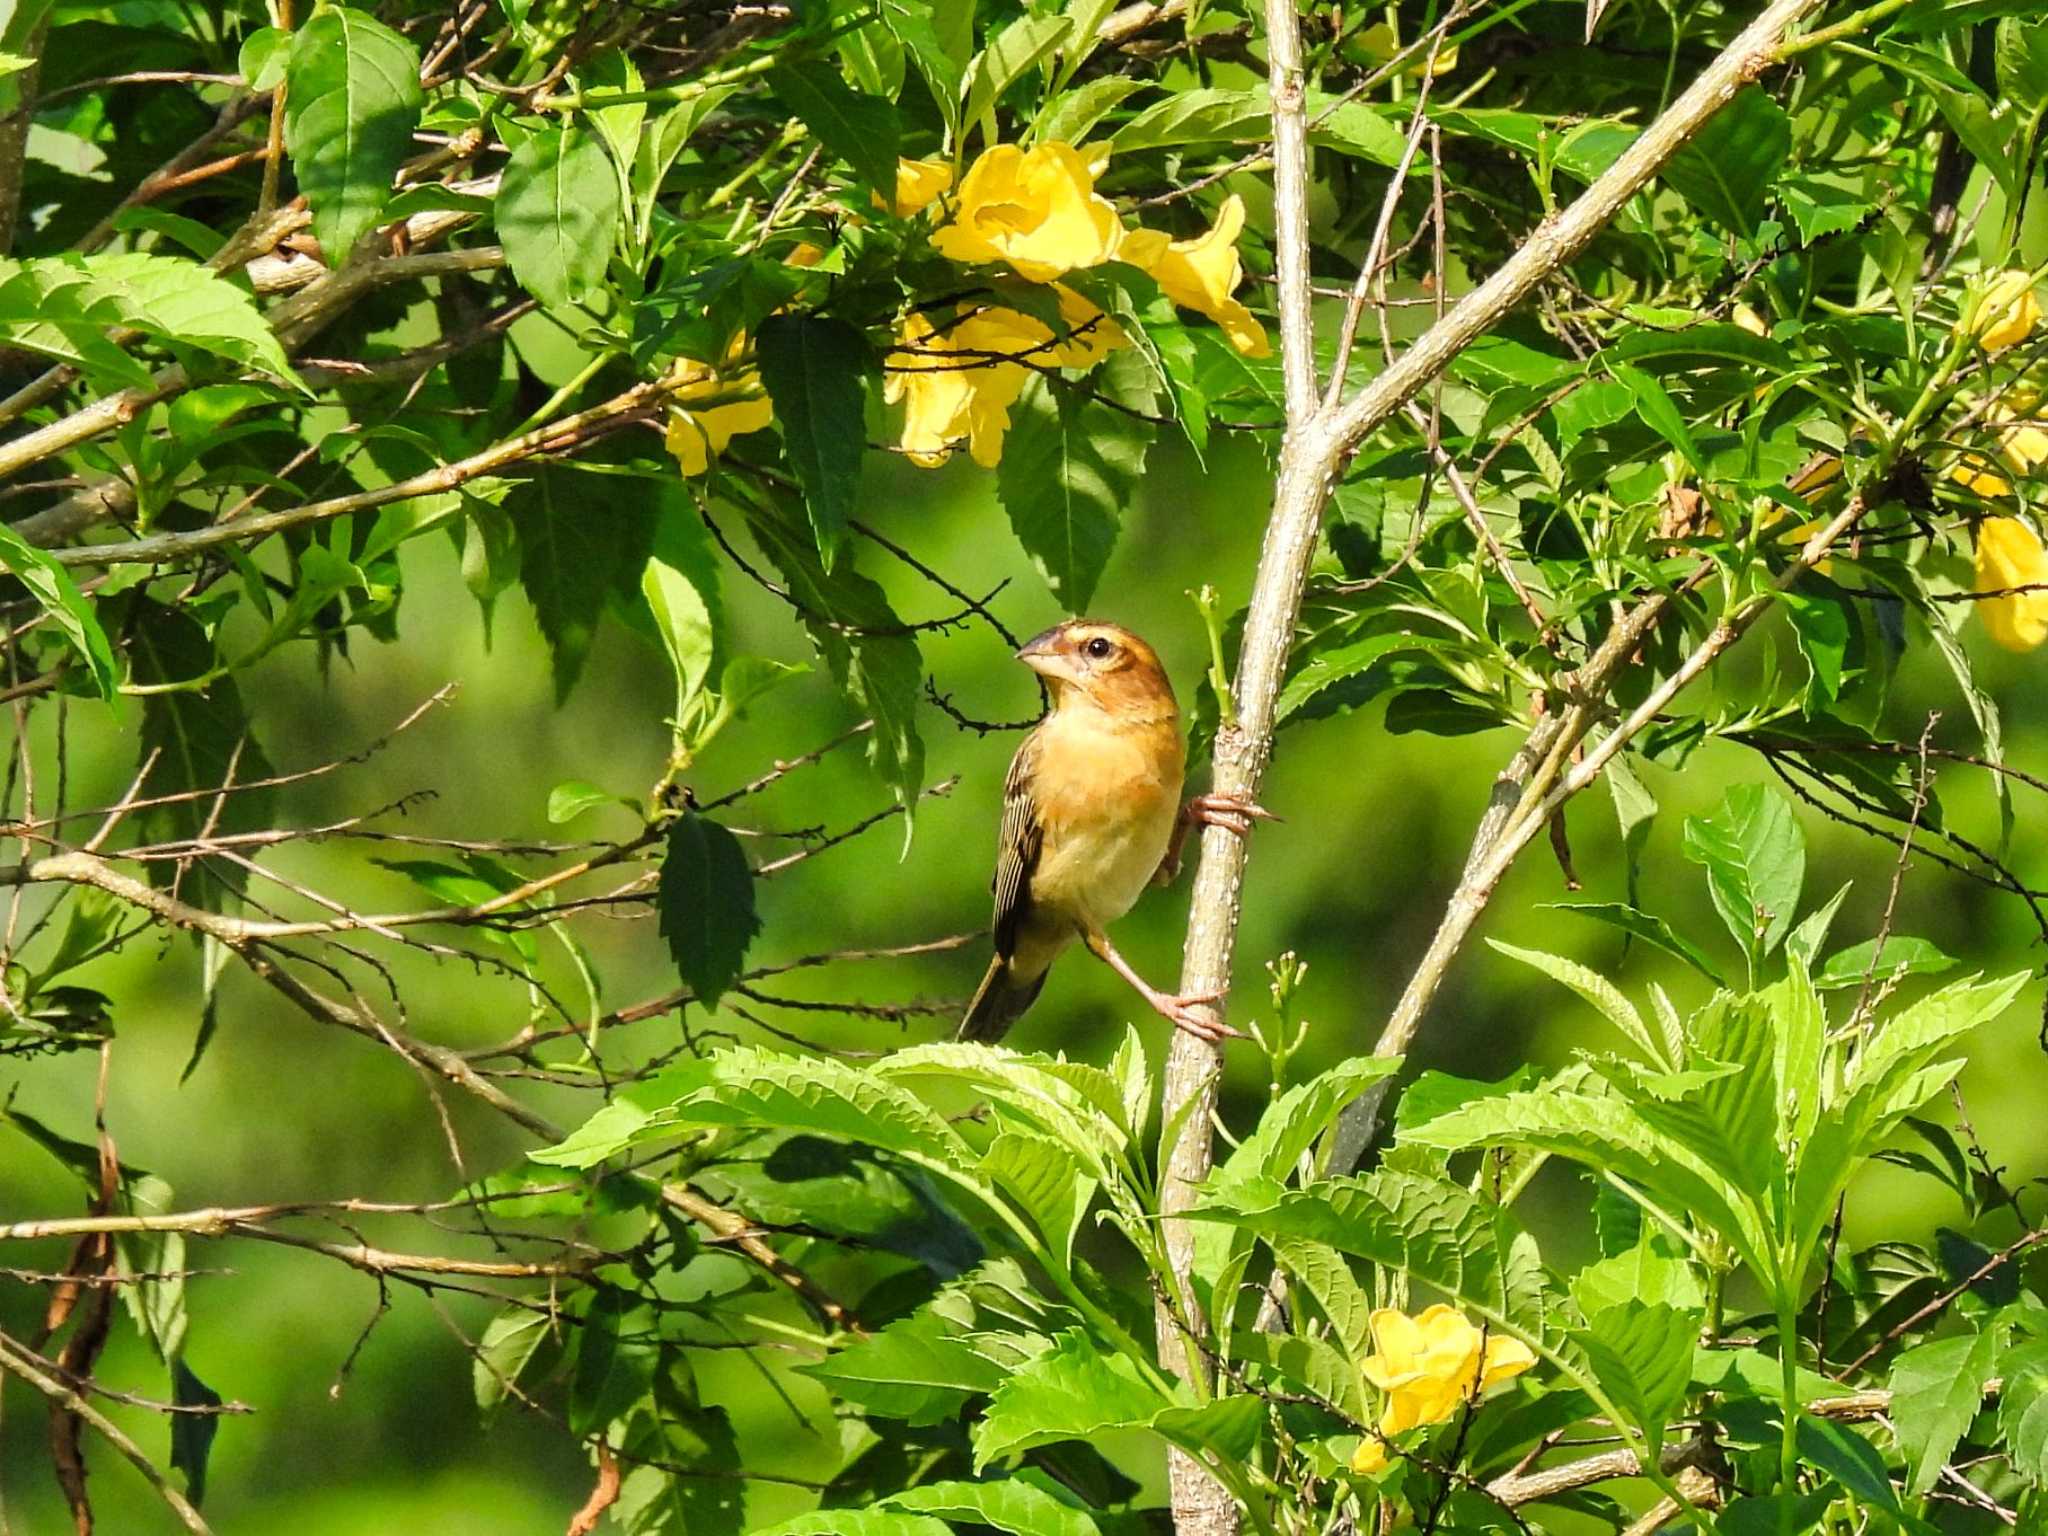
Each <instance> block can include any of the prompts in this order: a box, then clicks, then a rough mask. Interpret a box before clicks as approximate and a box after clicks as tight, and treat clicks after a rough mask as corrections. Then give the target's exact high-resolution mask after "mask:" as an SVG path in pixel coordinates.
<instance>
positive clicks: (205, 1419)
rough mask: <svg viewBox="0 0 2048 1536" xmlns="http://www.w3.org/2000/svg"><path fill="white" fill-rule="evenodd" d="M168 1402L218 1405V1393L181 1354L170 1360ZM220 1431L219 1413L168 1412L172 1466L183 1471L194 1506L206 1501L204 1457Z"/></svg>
mask: <svg viewBox="0 0 2048 1536" xmlns="http://www.w3.org/2000/svg"><path fill="white" fill-rule="evenodd" d="M171 1401H172V1402H173V1403H174V1404H176V1405H177V1406H178V1407H180V1408H218V1407H219V1406H220V1405H221V1401H220V1394H219V1393H218V1392H216V1391H214V1390H213V1388H211V1387H209V1386H208V1385H207V1384H206V1383H205V1382H203V1381H201V1380H200V1379H199V1378H198V1376H196V1375H195V1374H193V1371H192V1367H190V1366H189V1365H187V1364H186V1363H185V1358H184V1356H182V1355H180V1356H178V1357H177V1358H176V1359H174V1360H172V1361H171ZM219 1430H220V1416H219V1415H218V1414H212V1413H174V1414H172V1415H171V1466H172V1467H173V1468H175V1469H176V1470H177V1471H179V1472H182V1473H184V1474H185V1491H186V1493H187V1494H188V1495H190V1497H191V1500H192V1507H193V1508H194V1509H197V1508H199V1507H200V1506H201V1505H203V1504H204V1503H205V1502H206V1460H207V1457H209V1456H210V1455H212V1454H213V1437H214V1435H215V1434H217V1433H218V1432H219Z"/></svg>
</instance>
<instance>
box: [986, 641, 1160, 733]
mask: <svg viewBox="0 0 2048 1536" xmlns="http://www.w3.org/2000/svg"><path fill="white" fill-rule="evenodd" d="M1017 659H1018V660H1019V661H1021V662H1023V663H1024V665H1025V666H1027V667H1029V668H1030V669H1031V670H1032V671H1034V672H1036V673H1037V674H1038V675H1039V676H1040V677H1042V678H1044V679H1045V680H1046V681H1047V682H1048V683H1050V684H1052V692H1053V707H1054V708H1055V709H1058V708H1061V707H1063V706H1065V705H1067V704H1070V703H1083V704H1092V705H1094V706H1095V707H1096V708H1099V709H1105V710H1108V711H1110V712H1112V713H1114V714H1117V715H1119V716H1125V717H1130V718H1133V719H1136V718H1146V717H1152V716H1157V715H1175V714H1177V713H1178V712H1179V709H1178V706H1177V705H1176V703H1175V702H1174V697H1173V684H1172V683H1171V682H1170V681H1169V680H1168V679H1167V676H1166V669H1165V668H1164V667H1163V666H1161V665H1160V664H1159V654H1158V652H1156V651H1154V650H1153V649H1152V647H1151V646H1149V645H1147V644H1146V643H1145V642H1144V641H1143V640H1140V639H1139V638H1138V637H1137V636H1136V635H1134V634H1132V633H1131V632H1130V631H1129V630H1128V629H1125V628H1124V627H1123V626H1121V625H1119V624H1107V623H1104V622H1103V621H1102V620H1100V619H1069V620H1068V621H1067V622H1066V623H1064V624H1055V625H1054V626H1053V627H1052V628H1051V629H1048V630H1047V631H1045V633H1043V634H1041V635H1037V636H1035V637H1033V639H1032V640H1031V642H1030V643H1029V644H1028V645H1026V646H1025V647H1024V648H1023V649H1022V650H1020V651H1019V652H1017Z"/></svg>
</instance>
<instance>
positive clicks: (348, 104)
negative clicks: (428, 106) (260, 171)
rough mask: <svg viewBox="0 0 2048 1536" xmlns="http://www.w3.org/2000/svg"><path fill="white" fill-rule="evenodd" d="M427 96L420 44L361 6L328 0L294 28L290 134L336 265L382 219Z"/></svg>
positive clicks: (288, 80) (324, 247) (316, 225)
mask: <svg viewBox="0 0 2048 1536" xmlns="http://www.w3.org/2000/svg"><path fill="white" fill-rule="evenodd" d="M424 100H425V98H424V96H423V94H422V92H421V90H420V56H419V51H418V50H417V49H416V48H414V47H413V45H412V44H411V43H410V42H408V41H407V40H406V39H405V38H403V37H401V36H400V35H399V34H398V33H396V32H394V31H392V30H391V29H390V28H389V27H387V26H385V25H384V24H383V23H382V22H379V21H376V20H373V19H372V18H371V17H369V16H367V15H365V14H364V13H363V12H361V11H357V10H351V9H350V8H349V7H347V6H342V5H330V6H327V7H326V8H324V9H322V10H318V11H315V12H314V13H313V15H312V16H311V17H309V18H308V19H307V20H306V22H305V23H304V25H302V26H301V27H299V29H298V30H297V31H296V32H295V33H293V34H292V45H291V55H290V57H289V58H288V59H287V61H286V63H285V109H284V141H285V147H286V148H287V149H288V150H289V151H290V152H291V157H292V169H293V170H294V171H295V172H297V174H298V178H299V190H300V191H301V192H303V193H304V194H305V195H306V202H307V204H308V205H309V206H310V207H311V208H312V210H313V233H314V235H315V236H316V237H317V238H318V239H319V241H320V249H321V251H322V252H324V253H325V255H326V257H327V260H328V263H329V265H331V266H336V267H339V266H340V265H341V264H342V262H343V261H345V260H346V259H347V257H348V253H349V251H350V250H351V249H352V248H353V247H354V245H355V243H356V241H357V239H358V238H360V237H361V236H362V234H363V233H364V232H365V231H366V230H368V229H370V228H371V227H372V226H373V225H375V224H376V223H377V221H378V215H379V214H380V213H382V211H383V208H384V204H385V203H386V202H387V201H388V200H389V198H390V196H391V180H392V178H393V177H394V176H396V175H397V174H398V167H399V166H400V164H401V163H403V161H404V160H405V157H406V156H407V155H409V154H410V153H412V133H413V129H415V128H416V127H418V126H419V120H420V109H421V105H422V103H423V102H424Z"/></svg>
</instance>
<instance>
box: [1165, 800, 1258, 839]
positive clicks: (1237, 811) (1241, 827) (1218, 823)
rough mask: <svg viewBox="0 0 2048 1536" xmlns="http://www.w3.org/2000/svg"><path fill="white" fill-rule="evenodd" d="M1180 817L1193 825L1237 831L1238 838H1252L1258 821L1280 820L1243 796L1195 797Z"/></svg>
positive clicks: (1184, 806) (1181, 810) (1184, 808)
mask: <svg viewBox="0 0 2048 1536" xmlns="http://www.w3.org/2000/svg"><path fill="white" fill-rule="evenodd" d="M1180 814H1181V817H1182V819H1183V820H1185V821H1187V822H1188V823H1189V824H1190V825H1193V826H1198V827H1221V828H1223V830H1224V831H1226V832H1235V833H1236V834H1237V835H1238V836H1239V837H1249V836H1251V830H1252V825H1253V823H1255V822H1260V821H1278V820H1280V818H1279V817H1278V816H1275V815H1274V814H1273V813H1272V812H1271V811H1269V810H1267V809H1266V808H1265V807H1264V806H1263V805H1259V804H1256V803H1255V802H1253V801H1251V800H1248V799H1246V798H1245V797H1244V796H1243V795H1222V794H1209V795H1195V796H1193V797H1192V798H1190V799H1189V801H1188V802H1187V804H1186V805H1183V806H1182V807H1181V808H1180Z"/></svg>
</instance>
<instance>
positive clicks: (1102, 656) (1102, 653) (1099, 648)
mask: <svg viewBox="0 0 2048 1536" xmlns="http://www.w3.org/2000/svg"><path fill="white" fill-rule="evenodd" d="M1082 649H1083V650H1085V651H1086V652H1087V653H1088V654H1089V656H1090V657H1092V658H1093V659H1094V660H1096V661H1104V660H1107V659H1108V656H1109V653H1110V650H1111V646H1110V643H1109V641H1108V639H1107V638H1106V637H1104V636H1102V635H1097V636H1096V637H1095V638H1094V639H1093V640H1090V641H1089V642H1088V643H1087V644H1086V645H1085V646H1083V647H1082Z"/></svg>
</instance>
